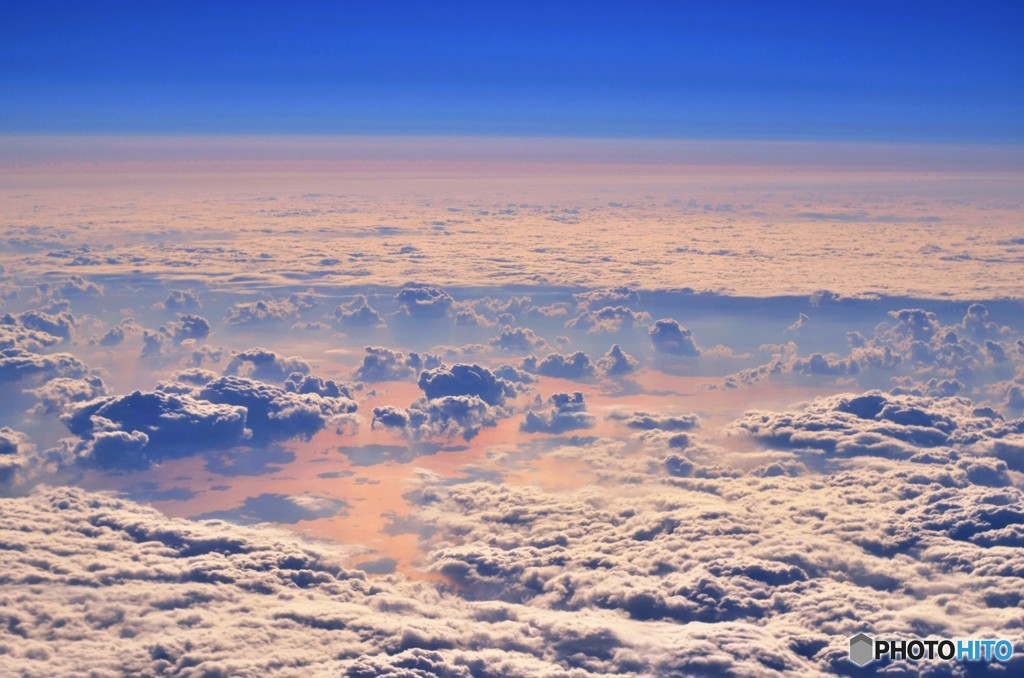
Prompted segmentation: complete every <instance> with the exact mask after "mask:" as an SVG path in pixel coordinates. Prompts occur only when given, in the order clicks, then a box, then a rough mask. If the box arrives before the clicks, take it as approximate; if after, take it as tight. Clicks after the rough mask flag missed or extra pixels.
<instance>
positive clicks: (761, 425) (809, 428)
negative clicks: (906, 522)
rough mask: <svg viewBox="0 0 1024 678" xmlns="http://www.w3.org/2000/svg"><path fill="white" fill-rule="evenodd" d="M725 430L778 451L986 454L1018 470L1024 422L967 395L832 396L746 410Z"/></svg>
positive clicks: (1023, 454)
mask: <svg viewBox="0 0 1024 678" xmlns="http://www.w3.org/2000/svg"><path fill="white" fill-rule="evenodd" d="M732 430H733V431H734V432H746V433H749V434H750V435H752V436H754V437H755V438H756V439H758V440H761V441H763V442H765V443H767V444H769V445H772V446H775V447H782V448H785V449H806V450H819V451H823V452H826V453H830V454H835V455H839V456H846V457H849V456H856V455H872V456H880V457H887V458H890V459H911V458H914V457H916V456H921V457H922V458H935V459H946V458H950V456H951V455H952V458H954V459H958V458H960V457H963V456H964V455H973V456H986V457H993V456H994V457H996V458H999V459H1001V460H1002V461H1003V462H1004V463H1006V464H1009V465H1010V467H1011V468H1014V469H1015V470H1018V471H1024V436H1022V435H1021V434H1022V433H1024V420H1017V421H1011V422H1007V421H1005V420H1004V419H1003V417H1002V416H1001V415H1000V414H999V413H997V412H996V411H995V410H993V409H991V408H989V407H977V406H975V405H974V404H973V403H972V402H971V401H970V400H969V399H967V398H958V397H923V396H917V395H910V394H891V393H883V392H881V391H868V392H866V393H863V394H860V395H854V394H840V395H836V396H829V397H825V398H818V399H816V400H815V401H814V402H812V403H810V404H809V405H807V406H806V407H805V408H804V409H803V410H800V411H796V412H781V413H779V412H765V411H756V410H755V411H751V412H748V413H747V414H746V415H744V416H743V417H742V418H740V419H738V420H736V421H735V422H734V423H733V425H732ZM951 448H952V449H953V451H952V452H950V450H951Z"/></svg>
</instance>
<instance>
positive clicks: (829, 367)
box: [725, 304, 1024, 397]
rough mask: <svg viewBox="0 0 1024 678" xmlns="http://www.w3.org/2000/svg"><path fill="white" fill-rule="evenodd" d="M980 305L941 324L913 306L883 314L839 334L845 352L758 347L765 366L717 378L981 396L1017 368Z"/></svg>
mask: <svg viewBox="0 0 1024 678" xmlns="http://www.w3.org/2000/svg"><path fill="white" fill-rule="evenodd" d="M988 318H989V312H988V309H987V308H986V307H985V306H984V305H982V304H972V305H970V306H969V307H968V309H967V311H966V313H965V315H964V316H963V319H962V320H961V321H960V322H958V323H954V324H951V325H943V324H942V323H941V322H940V321H939V319H938V316H937V315H936V314H935V313H934V312H932V311H927V310H924V309H919V308H906V309H900V310H896V311H891V312H890V313H889V320H888V321H886V322H882V323H880V324H879V325H878V326H877V327H876V328H875V330H874V332H873V333H871V334H870V335H867V336H866V335H865V334H862V333H861V332H857V331H851V332H848V333H847V343H848V345H849V353H848V354H846V355H842V354H839V353H812V354H810V355H807V356H800V355H799V352H798V348H797V346H796V344H794V343H793V342H790V343H788V344H783V345H771V344H766V345H764V346H762V347H761V348H762V350H766V351H769V352H770V353H771V354H772V356H771V358H770V360H769V361H768V362H766V363H765V364H763V365H760V366H758V367H755V368H751V369H747V370H743V371H740V372H737V373H735V374H732V375H728V376H727V377H726V378H725V386H726V387H736V386H739V385H743V384H752V383H757V382H761V381H765V380H767V379H771V378H778V377H788V376H797V377H833V378H848V377H857V378H858V380H860V381H861V382H862V383H863V385H865V386H879V385H884V384H886V383H891V384H895V385H897V386H899V387H900V388H901V389H905V390H907V391H908V392H916V393H917V394H919V395H938V394H944V395H953V394H957V393H962V394H965V395H973V396H980V395H987V396H988V397H993V395H994V394H993V393H991V389H992V387H993V385H999V384H1001V385H1003V387H1004V388H1005V385H1006V384H1007V383H1008V382H1009V381H1010V380H1011V379H1012V378H1013V375H1014V374H1015V372H1016V371H1020V370H1022V369H1024V355H1022V354H1021V352H1020V350H1019V349H1018V345H1019V343H1020V342H1021V340H1020V339H1019V337H1018V336H1017V335H1016V333H1015V332H1014V331H1013V330H1012V329H1010V328H1008V327H1000V326H998V325H996V323H995V322H993V321H991V320H989V319H988Z"/></svg>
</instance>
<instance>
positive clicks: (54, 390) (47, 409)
mask: <svg viewBox="0 0 1024 678" xmlns="http://www.w3.org/2000/svg"><path fill="white" fill-rule="evenodd" d="M26 392H27V393H30V394H32V395H33V396H35V397H36V400H37V401H38V402H37V404H36V405H35V407H33V408H32V411H33V412H34V413H35V414H56V413H60V412H63V411H64V410H65V409H67V407H68V405H70V404H71V403H78V402H82V401H85V400H93V399H94V398H99V397H100V396H104V395H106V394H107V386H106V384H105V383H104V382H103V379H102V378H101V377H98V376H95V375H93V376H87V377H85V378H83V379H69V378H66V377H57V378H55V379H51V380H49V381H48V382H46V383H45V384H43V385H42V386H40V387H38V388H33V389H27V390H26Z"/></svg>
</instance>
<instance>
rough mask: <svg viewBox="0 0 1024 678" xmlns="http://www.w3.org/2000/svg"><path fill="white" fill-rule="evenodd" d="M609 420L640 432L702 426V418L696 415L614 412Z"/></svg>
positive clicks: (681, 429)
mask: <svg viewBox="0 0 1024 678" xmlns="http://www.w3.org/2000/svg"><path fill="white" fill-rule="evenodd" d="M608 418H609V419H611V420H613V421H619V422H622V423H623V425H625V426H626V427H628V428H632V429H637V430H640V431H650V430H654V429H660V430H662V431H689V430H690V429H692V428H696V427H697V426H699V425H700V418H699V417H698V416H697V415H696V414H661V413H653V412H622V411H613V412H611V413H610V414H609V415H608Z"/></svg>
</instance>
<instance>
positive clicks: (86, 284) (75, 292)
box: [36, 275, 103, 301]
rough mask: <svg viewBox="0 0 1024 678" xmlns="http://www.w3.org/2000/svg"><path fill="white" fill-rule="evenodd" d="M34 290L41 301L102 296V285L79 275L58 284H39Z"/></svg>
mask: <svg viewBox="0 0 1024 678" xmlns="http://www.w3.org/2000/svg"><path fill="white" fill-rule="evenodd" d="M36 290H37V293H38V295H39V299H40V300H43V301H51V300H56V299H78V298H82V297H101V296H103V285H100V284H99V283H94V282H92V281H90V280H86V279H85V278H83V277H82V276H79V275H73V276H70V277H68V278H66V279H64V280H61V281H58V282H52V283H50V282H43V283H39V284H38V285H36Z"/></svg>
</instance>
